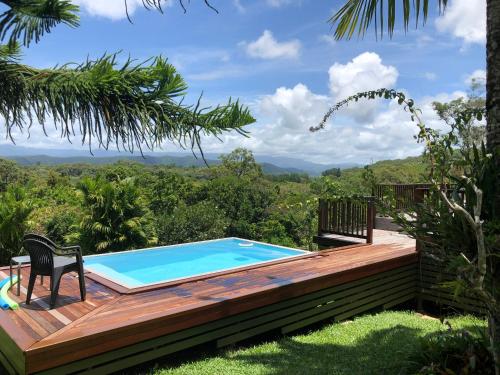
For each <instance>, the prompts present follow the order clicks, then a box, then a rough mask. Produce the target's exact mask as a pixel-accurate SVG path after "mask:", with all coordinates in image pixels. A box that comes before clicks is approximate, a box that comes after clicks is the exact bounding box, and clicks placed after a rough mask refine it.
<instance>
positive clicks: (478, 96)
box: [432, 79, 486, 151]
mask: <svg viewBox="0 0 500 375" xmlns="http://www.w3.org/2000/svg"><path fill="white" fill-rule="evenodd" d="M483 85H484V82H482V83H481V80H477V79H473V82H472V83H471V90H470V93H469V95H468V96H467V97H466V98H458V99H454V100H452V101H450V102H448V103H441V102H433V103H432V107H433V108H434V110H435V111H436V113H437V114H438V116H439V118H440V119H441V120H443V121H444V122H446V124H447V125H448V126H450V127H453V126H454V125H455V124H456V122H457V121H460V117H461V116H462V114H463V113H466V112H467V111H474V110H478V109H479V110H481V109H483V108H484V107H485V98H484V96H483V90H482V87H483ZM456 129H457V132H459V133H458V134H457V136H458V138H459V143H460V146H461V149H462V151H464V150H472V149H473V147H472V145H476V147H480V146H481V143H482V142H485V141H486V138H485V137H486V127H485V126H484V125H482V124H481V123H478V122H477V121H476V119H475V118H474V117H471V118H470V119H469V120H468V121H467V122H465V123H463V124H462V125H461V126H460V127H458V128H456Z"/></svg>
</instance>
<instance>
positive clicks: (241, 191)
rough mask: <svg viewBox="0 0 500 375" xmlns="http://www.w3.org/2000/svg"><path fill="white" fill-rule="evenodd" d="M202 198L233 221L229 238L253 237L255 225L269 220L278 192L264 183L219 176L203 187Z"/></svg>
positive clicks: (230, 225)
mask: <svg viewBox="0 0 500 375" xmlns="http://www.w3.org/2000/svg"><path fill="white" fill-rule="evenodd" d="M202 196H204V197H205V198H206V199H208V200H209V201H211V202H213V203H214V204H215V205H216V206H217V207H218V208H220V209H222V210H223V211H224V212H225V215H226V217H227V218H228V219H229V220H230V224H229V228H228V232H227V234H228V235H229V236H236V237H243V238H250V239H251V238H254V237H255V233H254V230H255V228H254V227H253V224H255V223H257V222H259V221H261V220H263V219H264V218H265V217H266V211H267V209H268V207H269V206H270V205H271V204H272V203H273V202H274V200H275V199H276V193H275V191H274V190H273V189H272V188H271V186H269V184H268V183H266V181H264V180H260V181H255V182H254V183H249V182H248V181H247V180H246V179H242V178H241V177H238V176H225V177H218V178H215V179H213V180H211V181H210V182H208V183H207V184H206V185H205V186H204V187H203V192H202Z"/></svg>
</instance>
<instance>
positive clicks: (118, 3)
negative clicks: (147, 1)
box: [72, 0, 173, 20]
mask: <svg viewBox="0 0 500 375" xmlns="http://www.w3.org/2000/svg"><path fill="white" fill-rule="evenodd" d="M72 2H73V3H74V4H77V5H79V6H80V8H81V9H83V10H84V11H85V12H87V13H88V14H90V15H91V16H99V17H105V18H109V19H112V20H120V19H124V18H126V17H127V11H126V9H125V3H124V1H123V0H72ZM172 4H173V0H166V1H165V2H163V3H162V7H169V6H171V5H172ZM143 6H144V5H143V1H142V0H127V9H128V14H129V15H132V14H134V12H135V11H136V10H137V8H139V7H143Z"/></svg>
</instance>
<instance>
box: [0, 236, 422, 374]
mask: <svg viewBox="0 0 500 375" xmlns="http://www.w3.org/2000/svg"><path fill="white" fill-rule="evenodd" d="M381 236H382V233H380V234H379V236H378V237H381ZM387 236H388V235H387V234H386V238H389V240H391V239H390V236H389V237H387ZM376 237H377V235H376ZM392 240H393V243H392V244H391V243H383V244H380V243H379V244H373V245H354V246H349V247H346V248H343V249H340V250H339V249H336V250H328V251H322V252H320V253H317V255H315V256H310V257H306V258H302V259H300V258H299V259H295V260H293V261H288V262H286V263H282V264H281V263H273V264H270V265H263V266H261V267H258V268H253V269H248V270H243V271H237V272H233V273H230V274H224V275H219V276H217V275H216V276H214V277H211V278H207V279H203V280H197V281H187V282H185V283H182V284H180V285H174V286H167V287H164V288H161V289H157V290H153V291H145V292H141V293H136V294H120V293H119V292H116V291H114V290H112V289H110V288H107V287H106V286H104V285H102V284H100V283H98V282H96V281H95V280H91V279H89V278H86V286H87V300H86V301H85V302H80V301H79V299H78V293H77V291H78V286H77V283H78V280H77V279H76V276H75V275H72V274H69V275H65V276H64V279H63V281H62V283H61V290H60V297H59V299H58V304H57V307H56V308H55V309H53V310H48V299H49V298H48V296H49V291H48V284H49V283H48V281H46V282H45V285H40V284H39V282H37V285H36V287H35V290H34V295H33V299H32V304H31V305H30V306H26V305H25V304H24V303H23V301H24V299H25V297H26V295H25V294H26V283H27V280H28V275H29V267H24V268H23V271H22V276H23V281H22V288H21V296H20V297H17V296H15V295H14V294H12V293H11V297H12V298H13V299H16V300H18V301H19V302H20V309H19V310H16V311H3V310H0V360H1V362H3V363H4V364H5V365H6V367H7V369H8V370H9V371H10V372H13V373H19V374H33V373H47V374H48V373H53V374H58V373H60V374H70V373H81V372H82V371H83V372H85V373H96V374H103V373H107V372H108V371H112V370H116V369H118V368H120V366H121V367H123V366H124V365H123V364H122V365H120V366H118V367H117V366H108V365H107V364H108V363H110V362H111V361H112V359H113V358H114V357H113V355H111V354H110V353H119V355H120V356H121V357H120V358H124V357H126V356H129V357H131V356H132V354H134V353H139V352H140V350H143V351H144V350H145V349H144V347H140V346H139V345H143V343H145V342H149V343H150V344H148V345H149V346H150V347H151V350H152V349H158V348H159V347H163V348H166V347H165V346H164V345H166V344H165V342H167V341H165V340H166V339H165V338H167V337H168V338H169V339H168V340H170V341H173V340H174V339H175V340H177V341H176V342H179V341H178V340H180V338H179V337H181V336H179V333H182V332H188V330H193V329H195V328H198V330H199V331H200V332H194V331H193V333H192V334H191V333H190V336H189V337H191V341H189V342H188V341H186V342H184V341H183V344H182V345H178V346H177V347H179V348H181V349H182V348H185V347H186V345H191V346H194V345H195V344H197V343H201V342H204V341H203V340H205V341H207V342H208V341H210V340H212V341H213V340H214V339H215V340H219V341H218V344H219V345H224V344H229V343H232V342H235V341H238V340H239V339H244V338H246V337H250V336H251V335H253V334H254V333H255V334H258V333H262V332H264V331H266V330H270V329H271V328H276V327H278V328H280V327H285V325H286V326H287V327H288V328H287V329H283V330H282V332H287V331H290V330H292V329H293V327H297V328H298V327H300V326H301V325H302V326H303V325H306V324H307V322H308V321H311V322H313V321H318V320H320V319H321V318H323V317H325V318H326V317H332V316H334V317H336V316H340V315H342V316H344V315H346V312H353V314H354V313H356V312H358V311H365V310H367V309H368V308H370V307H376V306H379V305H380V306H381V305H382V304H386V303H387V302H392V304H394V303H396V302H398V301H400V300H404V299H408V298H411V297H412V296H414V294H411V293H413V292H414V290H413V289H412V288H413V285H414V283H413V279H412V277H409V276H408V275H410V276H411V275H413V274H408V272H410V271H411V270H413V265H415V264H416V261H417V253H416V251H415V246H414V244H413V243H412V242H409V241H408V240H407V239H405V240H404V241H403V240H402V239H397V238H395V239H392ZM410 265H411V266H412V267H410ZM410 268H411V269H410ZM399 269H401V270H402V271H401V273H400V275H401V277H400V278H398V279H396V278H395V277H394V276H390V272H393V271H394V270H399ZM415 269H416V268H415ZM391 270H392V271H391ZM403 271H404V272H406V273H404V272H403ZM383 273H387V275H388V276H387V277H388V279H387V280H393V281H392V282H393V283H394V286H395V287H397V286H399V287H400V288H399V289H394V292H393V291H391V289H390V285H389V284H387V281H383V282H382V281H380V283H379V284H376V285H375V286H374V287H373V293H367V292H366V290H367V287H366V285H368V284H365V286H363V285H361V284H359V281H360V280H361V281H363V280H367V282H368V281H369V280H374V279H373V278H374V275H378V274H383ZM6 276H8V269H6V268H3V269H0V277H1V278H4V277H6ZM356 282H357V283H358V284H359V285H358V284H356ZM343 285H348V286H349V289H352V290H353V291H354V290H357V292H356V293H357V294H356V295H355V294H352V293H351V294H350V296H351V297H349V300H348V301H347V300H346V301H347V302H345V304H346V306H347V305H348V303H351V304H352V307H349V308H347V309H346V308H345V307H344V308H337V310H338V313H337V311H336V310H331V308H330V307H327V308H322V309H320V310H315V311H313V312H310V311H309V310H312V309H317V308H319V307H321V306H320V305H322V304H323V302H321V303H320V302H318V301H320V300H321V298H323V300H321V301H325V306H326V303H327V302H328V301H330V300H333V299H334V297H332V295H333V294H332V293H334V295H335V296H337V295H339V293H340V292H339V291H341V290H343V289H346V288H345V287H342V286H343ZM338 286H340V287H341V288H340V289H338V288H339V287H338ZM356 286H357V288H358V289H353V288H355V287H356ZM408 286H409V287H408ZM415 287H416V286H415ZM332 288H333V289H332ZM335 288H337V289H335ZM410 292H411V293H410ZM335 293H337V294H335ZM341 293H343V294H342V295H343V296H346V295H348V293H346V291H345V290H344V291H343V292H341ZM353 293H354V292H353ZM357 295H359V296H361V295H365V296H366V298H368V297H369V299H367V300H366V301H365V300H359V298H361V297H359V298H358V297H353V296H357ZM326 296H328V298H327V297H326ZM306 297H307V298H306ZM300 298H306V300H307V301H309V302H310V303H309V305H310V307H309V310H307V311H306V310H304V309H305V307H304V306H305V304H304V302H303V301H304V300H300ZM325 298H327V299H325ZM370 298H371V299H370ZM294 300H297V302H296V303H292V302H290V301H294ZM335 300H337V297H335ZM356 301H357V302H356ZM299 302H300V304H299ZM378 302H380V304H379V303H378ZM292 305H293V306H294V307H293V308H292V307H291V306H292ZM273 306H274V307H273ZM349 306H351V305H349ZM363 306H364V307H365V308H364V310H363ZM285 308H286V309H289V310H286V311H288V312H287V313H286V314H288V315H287V316H286V319H285V317H281V315H284V313H282V314H281V315H279V314H278V315H276V314H277V312H274V313H273V314H275V315H274V316H273V317H272V319H273V320H272V321H271V320H270V319H271V318H270V317H269V316H270V315H269V314H270V311H276V310H283V309H285ZM259 309H260V310H259ZM266 309H267V310H266ZM300 309H302V310H300ZM299 310H300V311H301V314H303V316H304V317H306V316H307V317H308V318H307V319H305V318H304V319H301V320H299V318H300V315H294V314H297V312H298V311H299ZM254 311H259V313H258V314H260V316H262V318H260V319H261V323H262V322H266V323H265V324H264V325H262V324H261V326H259V328H258V329H256V328H252V329H250V327H255V325H256V324H257V322H254V323H252V324H254V325H253V326H251V324H250V323H248V321H250V320H256V319H255V318H254V316H255V315H256V314H253V315H252V314H250V315H248V314H247V315H248V316H246V317H244V313H247V312H254ZM329 311H330V312H329ZM340 312H343V313H342V314H341V313H340ZM321 314H323V315H321ZM328 314H330V315H328ZM293 316H295V319H294V318H290V317H293ZM346 316H347V315H346ZM231 317H239V318H238V321H234V319H233V321H230V320H228V319H231ZM311 317H316V319H315V320H314V319H312V318H311ZM278 318H279V319H281V320H279V319H278ZM243 319H246V320H243ZM308 319H309V320H308ZM223 321H224V322H225V323H224V324H222V322H223ZM273 322H274V323H273ZM278 322H279V324H278ZM291 323H293V324H291ZM297 323H298V324H297ZM214 324H215V325H214ZM266 324H267V326H266ZM222 325H224V326H225V327H226V326H227V327H229V326H230V327H234V329H233V328H231V329H229V330H228V329H226V331H224V332H222V331H220V330H217V329H219V328H218V327H219V326H222ZM199 327H206V329H205V328H203V329H202V328H199ZM189 332H192V331H189ZM174 334H176V335H178V336H175V338H174ZM201 334H203V335H204V336H203V335H201ZM202 336H203V337H202ZM162 338H163V339H162ZM152 340H163V341H156V342H155V341H152ZM170 341H169V342H170ZM141 343H142V344H141ZM162 345H163V346H162ZM149 346H148V348H149ZM177 347H176V348H177ZM187 347H189V346H187ZM168 348H169V349H168V350H167V349H164V350H163V351H161V350H160V351H158V353H156V354H155V355H156V357H158V356H160V355H165V354H168V353H170V352H172V351H174V349H172V347H168ZM148 350H149V349H148ZM175 350H176V349H175ZM148 353H150V352H148ZM117 355H118V354H117ZM93 358H96V360H95V362H96V363H97V362H100V363H103V367H102V368H100V369H99V370H96V369H94V370H93V369H92V367H93V365H94V364H93V363H92V359H93ZM97 358H98V360H97ZM131 358H135V359H134V361H130V362H128V363H129V364H130V365H132V364H135V363H140V362H141V361H145V360H148V359H153V358H155V357H154V355H152V354H148V355H146V354H144V352H142V354H141V356H138V355H137V356H136V357H133V356H132V357H131ZM85 359H90V360H87V362H86V360H85ZM75 363H76V364H77V365H75ZM122 363H127V362H123V359H122ZM106 366H108V367H106ZM106 369H107V370H106Z"/></svg>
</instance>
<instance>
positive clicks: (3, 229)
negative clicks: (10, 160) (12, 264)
mask: <svg viewBox="0 0 500 375" xmlns="http://www.w3.org/2000/svg"><path fill="white" fill-rule="evenodd" d="M31 210H32V205H31V202H30V201H29V199H28V198H27V197H26V192H25V190H24V189H23V188H21V187H19V186H9V187H8V188H7V190H6V191H5V192H4V193H0V264H7V263H8V261H9V260H10V258H11V257H12V256H16V255H18V254H19V253H20V251H21V248H22V239H23V236H24V233H25V232H26V229H27V227H28V216H29V214H30V212H31Z"/></svg>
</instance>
